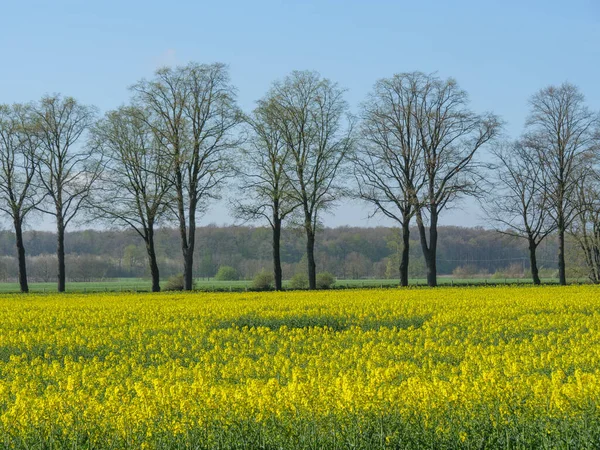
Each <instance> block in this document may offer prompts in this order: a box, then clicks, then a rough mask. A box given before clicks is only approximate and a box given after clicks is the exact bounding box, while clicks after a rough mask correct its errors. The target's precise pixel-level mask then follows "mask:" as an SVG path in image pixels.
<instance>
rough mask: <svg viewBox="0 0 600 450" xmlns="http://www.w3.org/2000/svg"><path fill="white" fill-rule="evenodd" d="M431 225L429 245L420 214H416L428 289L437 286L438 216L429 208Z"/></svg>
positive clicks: (433, 209) (434, 210)
mask: <svg viewBox="0 0 600 450" xmlns="http://www.w3.org/2000/svg"><path fill="white" fill-rule="evenodd" d="M430 216H431V217H430V220H431V224H430V226H429V245H428V243H427V232H426V230H425V224H424V223H423V218H422V215H421V212H420V211H419V212H417V227H418V229H419V238H420V241H421V249H422V250H423V258H425V266H426V267H427V285H428V286H430V287H436V286H437V261H436V259H437V238H438V234H437V222H438V215H437V211H436V209H435V208H433V207H432V208H431V212H430Z"/></svg>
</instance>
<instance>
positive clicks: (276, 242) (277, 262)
mask: <svg viewBox="0 0 600 450" xmlns="http://www.w3.org/2000/svg"><path fill="white" fill-rule="evenodd" d="M280 248H281V219H279V218H277V217H274V218H273V275H274V278H275V290H276V291H281V289H282V288H283V274H282V271H281V250H280Z"/></svg>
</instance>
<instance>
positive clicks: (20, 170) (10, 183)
mask: <svg viewBox="0 0 600 450" xmlns="http://www.w3.org/2000/svg"><path fill="white" fill-rule="evenodd" d="M38 161H39V140H38V139H37V136H36V133H35V132H34V130H33V128H32V126H31V114H30V108H28V107H26V106H23V105H16V104H15V105H12V106H9V105H0V202H1V203H0V210H1V211H3V212H5V213H6V214H8V216H9V217H10V218H11V220H12V222H13V226H14V230H15V241H16V247H17V260H18V267H19V273H18V278H19V285H20V288H21V292H29V285H28V282H27V263H26V260H25V245H24V243H23V223H24V221H25V219H26V218H27V216H28V215H29V213H30V212H32V211H33V210H34V209H35V207H36V206H37V205H38V203H39V202H40V199H41V197H40V195H38V194H39V193H38V186H37V185H36V184H35V181H34V177H35V175H36V171H37V167H38Z"/></svg>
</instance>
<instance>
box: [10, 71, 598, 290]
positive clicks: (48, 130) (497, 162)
mask: <svg viewBox="0 0 600 450" xmlns="http://www.w3.org/2000/svg"><path fill="white" fill-rule="evenodd" d="M130 91H131V98H130V99H129V101H128V102H127V103H126V104H125V105H124V106H122V107H120V108H118V109H116V110H113V111H109V112H107V113H106V114H104V115H103V116H102V117H99V114H98V111H97V109H96V108H95V107H93V106H91V105H83V104H81V103H79V102H78V101H77V100H75V99H73V98H70V97H63V96H61V95H58V94H56V95H52V96H45V97H44V98H42V99H41V100H39V101H36V102H31V103H27V104H15V105H3V106H0V210H2V211H4V213H5V214H6V217H7V218H9V219H10V221H11V222H12V224H13V227H14V237H15V243H16V248H17V255H16V257H17V261H18V278H19V283H20V286H21V290H22V291H23V292H27V291H28V284H27V283H28V278H27V257H26V253H25V248H26V247H25V241H24V236H23V223H24V221H25V220H26V218H27V216H28V215H29V214H30V213H31V212H32V211H39V212H42V213H44V214H46V215H50V216H53V217H54V219H55V222H56V234H57V236H56V242H57V246H56V264H57V273H58V291H60V292H62V291H64V290H65V283H66V273H67V258H66V255H67V252H66V249H65V236H66V233H67V230H68V228H69V225H71V224H72V223H73V222H74V221H75V220H83V219H87V220H90V221H93V222H94V223H104V224H106V225H110V226H118V227H122V228H127V229H130V230H133V231H134V232H135V233H136V235H137V236H138V237H139V238H140V239H141V242H143V244H142V245H143V248H144V250H145V256H146V258H145V259H146V262H147V267H148V272H149V274H150V277H151V279H152V290H153V291H158V290H160V285H159V280H160V267H159V256H158V253H159V251H160V248H161V246H164V245H165V242H161V241H160V239H163V237H162V236H161V237H160V239H159V234H160V231H159V230H160V228H161V227H165V226H166V227H169V226H172V227H173V226H174V227H176V229H177V232H176V235H177V237H178V240H179V243H178V244H177V245H173V246H172V248H178V249H179V252H180V254H179V260H180V261H181V263H180V264H179V266H180V267H181V270H182V272H183V288H184V289H186V290H189V289H191V288H192V285H193V279H194V274H195V273H197V270H198V267H200V266H201V263H202V258H203V257H205V256H204V255H207V254H209V253H208V250H207V249H206V248H205V247H203V246H202V245H200V240H201V237H200V236H199V235H198V234H197V226H196V223H197V220H198V218H200V217H202V216H203V215H204V213H205V211H206V209H207V206H208V204H209V203H210V202H211V201H213V200H214V199H217V198H221V197H223V195H224V194H223V193H224V192H228V194H227V195H228V196H229V199H230V203H231V209H232V212H233V214H234V215H235V216H237V217H239V218H243V219H244V220H246V221H251V222H255V223H257V224H263V225H265V226H268V228H269V229H270V234H271V247H270V248H271V250H270V252H271V257H270V260H271V262H272V271H273V282H274V287H275V289H281V287H282V279H283V277H284V270H288V268H286V267H285V266H284V263H285V264H288V263H287V262H285V259H284V258H285V257H286V255H285V254H284V253H283V252H285V251H289V247H288V248H287V249H284V247H283V245H282V233H283V230H284V228H285V226H290V225H291V226H294V227H296V228H297V229H301V230H302V233H303V242H304V244H303V245H304V251H303V255H304V261H303V263H305V265H306V272H307V278H308V284H309V287H310V288H311V289H315V288H316V287H317V284H316V275H317V264H319V266H323V267H328V265H329V262H328V261H326V260H324V259H323V260H320V259H319V258H324V257H325V256H326V255H323V254H319V253H318V248H317V246H316V244H317V242H319V240H320V239H321V238H320V236H319V234H320V233H321V232H322V231H321V228H320V224H321V216H322V214H323V211H325V210H327V209H328V208H331V207H332V206H334V205H335V204H336V202H337V201H339V200H340V199H342V198H354V199H356V200H360V201H364V202H367V203H369V204H370V205H371V206H372V207H373V211H374V212H375V213H378V214H382V215H384V216H386V217H388V218H390V219H392V220H394V221H395V222H396V223H397V224H398V228H399V229H400V230H401V234H400V238H399V241H398V242H397V254H398V260H397V265H398V272H399V278H400V284H401V285H403V286H405V285H407V284H408V277H409V275H410V274H411V273H415V272H416V271H418V270H420V269H419V264H420V262H421V261H422V262H423V264H424V267H425V276H426V278H427V283H428V284H429V286H436V285H437V276H438V273H440V272H442V273H443V271H444V270H445V269H446V267H447V264H446V263H447V262H450V261H452V260H455V259H456V258H450V257H447V258H446V260H444V259H442V258H440V251H441V249H442V248H443V245H445V244H443V243H442V241H441V239H442V237H443V236H442V233H441V229H440V228H439V226H438V223H439V220H440V216H441V215H442V214H443V213H444V212H445V210H447V209H448V208H450V207H452V206H454V205H455V203H456V202H457V201H459V200H461V199H462V198H465V197H471V198H474V199H479V200H482V204H483V206H484V208H485V209H486V211H487V213H488V215H489V217H490V220H491V221H493V222H494V223H495V224H496V225H497V228H498V231H500V232H501V233H504V234H506V235H509V236H512V237H514V238H518V239H522V240H523V241H524V242H525V245H526V246H527V250H528V255H529V256H528V258H529V259H528V261H529V268H530V271H531V276H532V278H533V281H534V283H536V284H538V283H540V275H539V273H540V264H539V263H538V253H539V248H540V246H541V245H542V243H543V242H545V241H546V240H547V239H549V237H550V236H556V238H557V242H558V244H557V252H556V259H557V264H558V277H559V280H560V283H561V284H566V276H567V252H568V240H569V239H570V238H569V236H571V238H572V239H573V242H574V243H575V245H576V246H577V247H578V248H580V249H581V253H582V255H583V259H584V260H585V263H586V266H587V268H588V274H589V277H590V278H591V279H592V281H594V282H599V281H600V175H599V173H600V172H599V171H598V170H597V161H598V156H599V152H600V119H599V115H598V114H597V113H595V112H593V111H591V110H590V109H589V108H588V107H587V106H586V105H585V103H584V97H583V95H582V94H581V92H579V90H578V88H577V87H576V86H573V85H571V84H568V83H564V84H562V85H560V86H549V87H547V88H544V89H541V90H540V91H539V92H537V93H535V94H534V95H533V96H532V97H531V99H530V102H529V115H528V119H527V121H526V123H525V127H524V131H523V134H522V136H521V137H519V138H518V139H516V140H512V139H507V138H506V137H504V136H503V122H502V120H501V118H499V117H498V116H497V115H495V114H493V113H491V112H483V113H479V112H475V111H473V110H471V109H470V107H469V99H468V95H467V93H466V91H464V90H463V89H461V88H460V87H459V85H458V83H457V82H456V80H454V79H452V78H448V79H442V78H440V77H438V76H436V75H431V74H424V73H421V72H411V73H400V74H396V75H393V76H392V77H390V78H385V79H381V80H379V81H377V82H376V83H375V84H374V86H373V88H372V90H371V92H370V94H369V95H368V96H367V98H366V99H365V100H364V101H363V102H362V103H361V104H360V106H359V108H358V111H357V113H356V114H352V113H351V111H350V108H349V106H348V104H347V102H346V101H345V99H344V95H345V91H344V89H342V88H341V87H340V86H338V85H337V84H336V83H335V82H333V81H331V80H329V79H326V78H323V77H321V76H320V75H319V74H318V73H317V72H311V71H294V72H292V73H291V74H289V75H288V76H287V77H285V78H283V79H281V80H278V81H275V82H273V83H272V85H271V87H270V89H269V91H268V92H267V93H266V94H265V95H264V96H263V97H262V98H261V99H259V100H258V101H257V106H256V108H255V109H254V110H253V111H251V112H244V111H241V110H240V108H239V107H238V106H237V103H236V89H235V87H234V86H233V85H232V83H231V82H230V79H229V74H228V70H227V67H226V66H225V65H223V64H197V63H189V64H187V65H185V66H180V67H175V68H162V69H160V70H158V71H157V72H156V73H155V74H154V76H153V77H152V78H151V79H149V80H146V79H142V80H140V81H138V82H137V83H135V84H134V85H133V86H132V87H131V88H130ZM490 161H492V162H490ZM226 189H227V191H226ZM413 227H414V228H415V229H413ZM414 235H417V236H418V242H416V241H415V242H413V241H414V238H413V236H414ZM206 245H209V243H205V246H206ZM415 246H417V247H418V248H419V251H418V252H415V251H414V248H415ZM457 250H459V249H457ZM260 251H261V250H260V249H258V248H255V249H253V250H252V253H253V254H254V255H258V254H259V253H260ZM417 255H419V256H417ZM255 259H259V258H257V257H256V256H255ZM339 262H340V261H338V263H339ZM371 262H372V264H375V263H376V262H375V261H373V260H371ZM345 263H346V261H345V260H344V264H345ZM332 267H333V266H332ZM333 271H334V272H336V273H338V272H339V268H336V270H333Z"/></svg>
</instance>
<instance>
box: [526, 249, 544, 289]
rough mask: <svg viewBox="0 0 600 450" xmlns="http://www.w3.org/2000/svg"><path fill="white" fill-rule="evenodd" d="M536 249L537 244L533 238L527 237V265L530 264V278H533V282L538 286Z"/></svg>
mask: <svg viewBox="0 0 600 450" xmlns="http://www.w3.org/2000/svg"><path fill="white" fill-rule="evenodd" d="M536 249H537V245H536V244H535V242H534V241H533V239H529V265H530V266H531V278H532V279H533V284H535V285H536V286H539V285H540V284H541V281H540V275H539V270H538V265H537V256H536Z"/></svg>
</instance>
